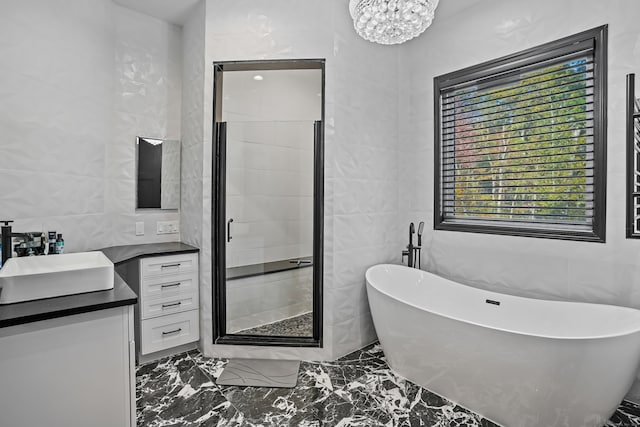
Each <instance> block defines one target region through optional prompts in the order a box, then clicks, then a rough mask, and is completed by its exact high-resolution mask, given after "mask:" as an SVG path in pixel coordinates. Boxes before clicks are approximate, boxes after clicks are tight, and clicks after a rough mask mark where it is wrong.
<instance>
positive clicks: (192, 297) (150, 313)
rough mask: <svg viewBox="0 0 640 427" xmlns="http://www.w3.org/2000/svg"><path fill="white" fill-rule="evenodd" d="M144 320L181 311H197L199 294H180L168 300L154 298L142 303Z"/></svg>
mask: <svg viewBox="0 0 640 427" xmlns="http://www.w3.org/2000/svg"><path fill="white" fill-rule="evenodd" d="M140 304H141V305H142V318H143V319H150V318H152V317H158V316H164V315H165V314H173V313H179V312H181V311H188V310H196V309H197V308H198V293H197V292H192V293H188V294H182V293H181V294H179V295H176V296H170V297H167V298H153V299H145V300H142V301H140Z"/></svg>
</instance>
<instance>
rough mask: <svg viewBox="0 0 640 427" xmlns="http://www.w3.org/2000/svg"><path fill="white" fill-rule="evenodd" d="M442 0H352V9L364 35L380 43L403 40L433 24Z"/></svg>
mask: <svg viewBox="0 0 640 427" xmlns="http://www.w3.org/2000/svg"><path fill="white" fill-rule="evenodd" d="M437 6H438V0H350V1H349V12H351V17H352V18H353V26H354V27H355V29H356V32H357V33H358V35H360V37H362V38H363V39H365V40H369V41H371V42H375V43H380V44H399V43H404V42H406V41H407V40H411V39H412V38H414V37H416V36H419V35H420V34H422V32H424V30H426V29H427V27H428V26H429V25H431V21H433V15H434V13H435V11H436V7H437Z"/></svg>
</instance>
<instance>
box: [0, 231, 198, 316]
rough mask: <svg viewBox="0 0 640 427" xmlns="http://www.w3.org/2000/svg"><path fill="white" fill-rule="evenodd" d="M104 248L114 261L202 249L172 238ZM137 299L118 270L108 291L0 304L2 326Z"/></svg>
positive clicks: (104, 307)
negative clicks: (167, 241) (163, 240)
mask: <svg viewBox="0 0 640 427" xmlns="http://www.w3.org/2000/svg"><path fill="white" fill-rule="evenodd" d="M101 251H102V252H103V253H104V254H105V255H106V256H107V258H109V259H110V260H111V262H113V263H114V264H120V263H123V262H127V261H131V260H134V259H136V258H141V257H145V256H155V255H171V254H177V253H183V252H198V251H199V249H198V248H195V247H193V246H189V245H186V244H184V243H181V242H171V243H151V244H146V245H126V246H113V247H110V248H105V249H101ZM137 302H138V296H137V295H136V293H135V292H133V291H132V290H131V288H130V287H129V285H127V283H126V282H125V281H124V280H123V279H122V278H121V277H120V276H119V275H118V274H117V273H116V274H115V277H114V281H113V289H109V290H106V291H95V292H86V293H83V294H75V295H65V296H61V297H55V298H47V299H41V300H34V301H25V302H19V303H14V304H6V305H0V328H6V327H9V326H15V325H22V324H25V323H31V322H38V321H40V320H48V319H55V318H57V317H64V316H71V315H74V314H81V313H88V312H91V311H98V310H105V309H108V308H115V307H122V306H126V305H133V304H136V303H137Z"/></svg>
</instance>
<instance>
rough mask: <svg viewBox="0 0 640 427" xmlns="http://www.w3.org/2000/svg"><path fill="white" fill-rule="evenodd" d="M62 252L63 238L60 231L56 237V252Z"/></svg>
mask: <svg viewBox="0 0 640 427" xmlns="http://www.w3.org/2000/svg"><path fill="white" fill-rule="evenodd" d="M63 253H64V239H63V238H62V233H60V234H58V238H57V239H56V254H63Z"/></svg>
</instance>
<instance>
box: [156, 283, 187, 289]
mask: <svg viewBox="0 0 640 427" xmlns="http://www.w3.org/2000/svg"><path fill="white" fill-rule="evenodd" d="M181 284H182V282H178V283H169V284H167V285H161V286H160V287H161V288H162V289H165V288H175V287H176V286H180V285H181Z"/></svg>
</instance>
